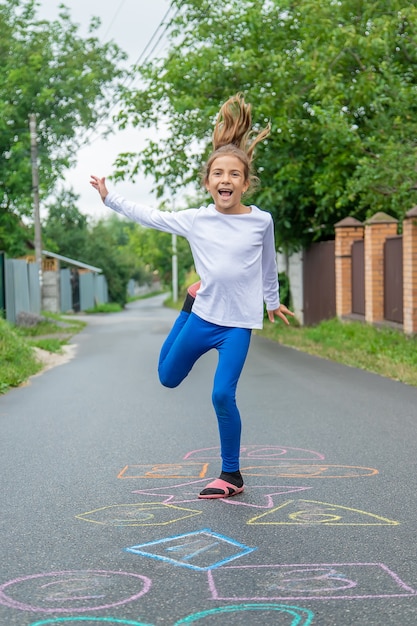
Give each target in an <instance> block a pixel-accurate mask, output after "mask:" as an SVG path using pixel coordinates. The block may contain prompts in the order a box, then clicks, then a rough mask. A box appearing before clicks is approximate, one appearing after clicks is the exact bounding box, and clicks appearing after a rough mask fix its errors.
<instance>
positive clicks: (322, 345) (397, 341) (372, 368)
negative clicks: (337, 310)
mask: <svg viewBox="0 0 417 626" xmlns="http://www.w3.org/2000/svg"><path fill="white" fill-rule="evenodd" d="M256 333H257V334H259V335H260V336H263V337H266V338H268V339H272V340H273V341H277V342H279V343H281V344H282V345H286V346H290V347H292V348H296V349H297V350H301V351H303V352H308V353H309V354H314V355H316V356H319V357H322V358H325V359H329V360H331V361H336V362H338V363H343V364H344V365H349V366H352V367H357V368H359V369H363V370H367V371H369V372H373V373H375V374H380V375H381V376H385V377H386V378H392V379H394V380H399V381H401V382H403V383H407V384H408V385H414V386H417V337H407V336H405V335H404V334H403V333H402V332H401V331H400V330H395V329H392V328H388V327H375V326H371V325H370V324H364V323H361V322H350V321H343V322H342V321H340V320H338V319H332V320H327V321H324V322H321V324H318V325H317V326H314V327H298V326H297V325H295V324H293V323H292V322H291V326H289V327H288V326H286V325H285V324H283V323H281V322H280V321H278V320H277V321H276V322H275V324H271V323H269V322H268V321H265V323H264V329H263V330H262V331H256Z"/></svg>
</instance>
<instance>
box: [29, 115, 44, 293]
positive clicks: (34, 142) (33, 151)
mask: <svg viewBox="0 0 417 626" xmlns="http://www.w3.org/2000/svg"><path fill="white" fill-rule="evenodd" d="M29 130H30V156H31V161H32V191H33V221H34V225H35V259H36V262H37V263H38V264H39V277H40V280H41V284H42V235H41V219H40V212H39V170H38V135H37V131H36V115H35V114H34V113H31V114H30V116H29Z"/></svg>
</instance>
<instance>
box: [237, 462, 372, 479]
mask: <svg viewBox="0 0 417 626" xmlns="http://www.w3.org/2000/svg"><path fill="white" fill-rule="evenodd" d="M241 472H242V474H244V475H245V476H261V477H268V478H271V477H274V478H361V477H363V476H375V475H376V474H378V470H376V469H374V468H373V467H358V466H356V465H327V464H326V465H325V464H323V463H308V464H307V463H282V464H280V465H252V466H248V467H241Z"/></svg>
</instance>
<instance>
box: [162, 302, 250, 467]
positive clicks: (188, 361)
mask: <svg viewBox="0 0 417 626" xmlns="http://www.w3.org/2000/svg"><path fill="white" fill-rule="evenodd" d="M250 338H251V330H250V329H248V328H233V327H232V328H230V327H227V326H217V324H211V323H210V322H206V321H205V320H203V319H201V317H198V316H197V315H195V314H194V313H192V312H191V313H187V312H185V311H181V313H180V314H179V316H178V317H177V320H176V321H175V324H174V326H173V327H172V329H171V332H170V333H169V335H168V337H167V338H166V340H165V342H164V345H163V346H162V349H161V354H160V357H159V365H158V374H159V380H160V381H161V383H162V384H163V385H164V386H165V387H177V386H178V385H179V384H180V383H181V382H182V381H183V380H184V378H185V377H186V376H187V375H188V374H189V373H190V371H191V369H192V367H193V365H194V363H195V362H196V361H197V359H199V357H200V356H202V355H203V354H205V353H206V352H208V351H209V350H211V349H212V348H215V349H216V350H217V351H218V353H219V361H218V364H217V368H216V373H215V376H214V385H213V393H212V402H213V406H214V410H215V412H216V416H217V421H218V426H219V434H220V448H221V457H222V471H223V472H236V471H237V470H238V469H239V452H240V435H241V430H242V426H241V420H240V414H239V410H238V408H237V406H236V387H237V383H238V380H239V377H240V374H241V372H242V369H243V365H244V363H245V360H246V356H247V354H248V350H249V344H250Z"/></svg>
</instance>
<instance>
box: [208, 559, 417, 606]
mask: <svg viewBox="0 0 417 626" xmlns="http://www.w3.org/2000/svg"><path fill="white" fill-rule="evenodd" d="M243 573H244V574H245V576H241V577H239V574H243ZM207 574H208V584H209V589H210V592H211V596H212V599H213V600H228V601H233V602H235V601H243V602H248V601H250V602H255V601H256V602H260V601H270V600H284V601H297V600H330V599H332V600H353V599H370V598H402V597H411V596H413V597H415V596H417V592H416V590H415V589H413V588H412V587H410V586H408V585H406V584H405V583H404V582H403V581H402V580H401V579H400V578H399V576H397V574H395V573H394V572H392V571H391V570H390V569H388V567H387V566H386V565H384V564H382V563H318V564H317V563H313V564H306V563H300V564H292V565H254V566H250V565H240V566H239V565H230V566H226V567H222V568H219V569H218V570H210V571H208V572H207ZM236 577H238V579H239V585H236Z"/></svg>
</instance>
